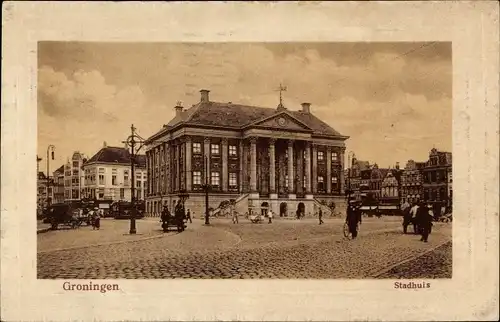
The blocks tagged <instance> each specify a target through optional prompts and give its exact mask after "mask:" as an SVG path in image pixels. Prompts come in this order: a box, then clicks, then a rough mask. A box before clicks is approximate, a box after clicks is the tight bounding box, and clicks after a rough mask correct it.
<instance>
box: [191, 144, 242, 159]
mask: <svg viewBox="0 0 500 322" xmlns="http://www.w3.org/2000/svg"><path fill="white" fill-rule="evenodd" d="M228 151H229V156H230V157H236V156H238V148H237V146H236V145H229V149H228ZM201 153H202V150H201V143H199V142H194V143H193V154H201ZM210 153H211V154H212V155H220V144H214V143H212V144H210Z"/></svg>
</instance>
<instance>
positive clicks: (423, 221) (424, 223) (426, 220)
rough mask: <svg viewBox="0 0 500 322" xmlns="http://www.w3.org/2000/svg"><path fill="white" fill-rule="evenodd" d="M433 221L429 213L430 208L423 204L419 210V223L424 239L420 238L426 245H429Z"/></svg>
mask: <svg viewBox="0 0 500 322" xmlns="http://www.w3.org/2000/svg"><path fill="white" fill-rule="evenodd" d="M432 219H433V217H432V216H431V214H430V213H429V208H428V207H426V206H425V204H424V203H423V202H422V203H421V204H420V207H418V210H417V223H418V228H419V230H420V234H421V235H422V238H420V240H421V241H423V242H425V243H427V240H428V238H429V234H430V232H431V226H432Z"/></svg>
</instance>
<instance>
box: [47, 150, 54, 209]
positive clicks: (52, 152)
mask: <svg viewBox="0 0 500 322" xmlns="http://www.w3.org/2000/svg"><path fill="white" fill-rule="evenodd" d="M55 149H56V147H55V146H54V145H52V144H49V146H48V147H47V207H48V206H49V201H50V198H49V187H50V180H49V177H50V176H49V169H50V158H49V152H50V155H51V157H52V160H54V151H55Z"/></svg>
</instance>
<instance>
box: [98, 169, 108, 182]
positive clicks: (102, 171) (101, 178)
mask: <svg viewBox="0 0 500 322" xmlns="http://www.w3.org/2000/svg"><path fill="white" fill-rule="evenodd" d="M99 184H100V185H104V184H106V182H105V181H104V169H103V168H99Z"/></svg>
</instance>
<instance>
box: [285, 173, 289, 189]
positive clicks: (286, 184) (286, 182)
mask: <svg viewBox="0 0 500 322" xmlns="http://www.w3.org/2000/svg"><path fill="white" fill-rule="evenodd" d="M285 188H288V174H287V175H285Z"/></svg>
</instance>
